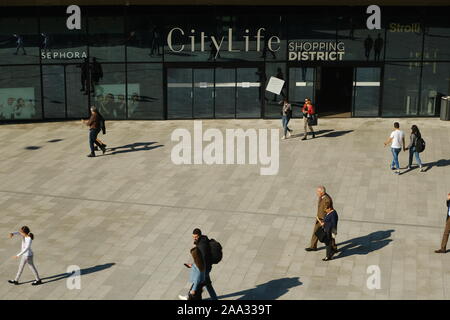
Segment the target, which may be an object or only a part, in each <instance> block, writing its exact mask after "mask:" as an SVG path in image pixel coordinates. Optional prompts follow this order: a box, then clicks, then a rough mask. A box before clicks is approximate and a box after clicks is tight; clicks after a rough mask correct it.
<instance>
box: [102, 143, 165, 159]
mask: <svg viewBox="0 0 450 320" xmlns="http://www.w3.org/2000/svg"><path fill="white" fill-rule="evenodd" d="M155 143H156V142H135V143H132V144H127V145H124V146H120V147H114V148H107V149H106V151H112V152H111V153H107V154H104V156H107V155H113V154H120V153H128V152H136V151H149V150H153V149H156V148H160V147H164V145H163V144H159V145H156V146H154V144H155Z"/></svg>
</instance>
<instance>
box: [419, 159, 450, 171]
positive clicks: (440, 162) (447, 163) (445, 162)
mask: <svg viewBox="0 0 450 320" xmlns="http://www.w3.org/2000/svg"><path fill="white" fill-rule="evenodd" d="M423 166H424V167H427V168H426V169H425V170H424V171H425V172H426V171H428V170H431V168H433V167H447V166H450V159H448V160H446V159H441V160H438V161H434V162H429V163H424V164H423Z"/></svg>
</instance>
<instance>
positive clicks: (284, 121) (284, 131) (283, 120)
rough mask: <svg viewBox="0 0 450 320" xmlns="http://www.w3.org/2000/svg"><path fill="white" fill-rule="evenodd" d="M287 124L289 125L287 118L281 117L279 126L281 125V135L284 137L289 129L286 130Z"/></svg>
mask: <svg viewBox="0 0 450 320" xmlns="http://www.w3.org/2000/svg"><path fill="white" fill-rule="evenodd" d="M288 123H289V118H288V116H283V117H282V118H281V124H282V125H283V135H284V136H286V135H287V132H288V130H289V128H288ZM289 131H291V130H289Z"/></svg>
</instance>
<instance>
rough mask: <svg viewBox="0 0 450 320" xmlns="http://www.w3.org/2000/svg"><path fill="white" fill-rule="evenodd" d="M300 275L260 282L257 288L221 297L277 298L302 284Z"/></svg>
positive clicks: (243, 298) (245, 298)
mask: <svg viewBox="0 0 450 320" xmlns="http://www.w3.org/2000/svg"><path fill="white" fill-rule="evenodd" d="M302 284H303V283H302V282H300V280H299V278H298V277H294V278H282V279H276V280H271V281H269V282H266V283H263V284H259V285H257V286H256V288H253V289H247V290H242V291H238V292H234V293H230V294H226V295H223V296H220V297H219V299H224V298H231V297H236V296H242V297H240V298H239V299H237V300H275V299H278V298H280V297H281V296H283V295H285V294H286V293H288V291H289V289H291V288H294V287H297V286H301V285H302Z"/></svg>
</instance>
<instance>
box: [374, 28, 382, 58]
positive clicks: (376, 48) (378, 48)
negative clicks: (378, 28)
mask: <svg viewBox="0 0 450 320" xmlns="http://www.w3.org/2000/svg"><path fill="white" fill-rule="evenodd" d="M381 50H383V39H382V38H381V35H380V34H378V37H377V38H376V39H375V43H374V45H373V51H374V52H375V61H380V55H381Z"/></svg>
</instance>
